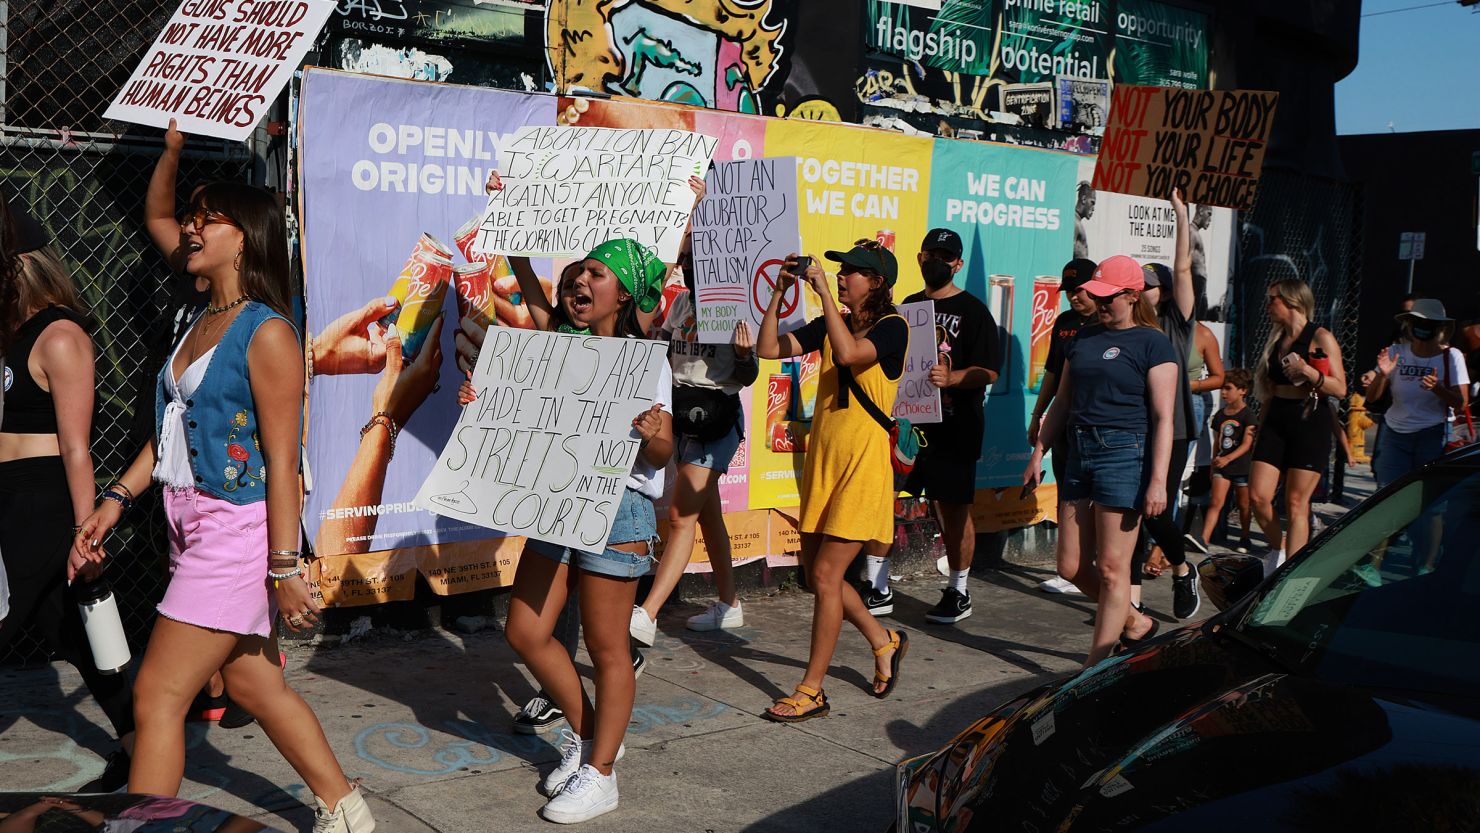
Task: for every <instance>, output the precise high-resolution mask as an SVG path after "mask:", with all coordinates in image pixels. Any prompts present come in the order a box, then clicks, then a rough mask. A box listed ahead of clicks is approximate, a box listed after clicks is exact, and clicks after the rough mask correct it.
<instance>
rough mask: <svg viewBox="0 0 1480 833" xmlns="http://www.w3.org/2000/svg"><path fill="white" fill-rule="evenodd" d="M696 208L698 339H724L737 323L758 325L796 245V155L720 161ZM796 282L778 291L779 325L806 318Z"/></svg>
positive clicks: (787, 329) (720, 341)
mask: <svg viewBox="0 0 1480 833" xmlns="http://www.w3.org/2000/svg"><path fill="white" fill-rule="evenodd" d="M705 181H706V183H707V185H708V187H707V189H706V191H705V194H704V199H703V200H700V201H699V204H698V205H697V206H695V208H694V222H693V247H694V293H695V296H696V298H697V299H698V302H699V303H698V305H697V306H698V311H697V312H698V315H697V323H698V329H699V341H700V343H703V344H728V343H729V342H730V338H731V336H732V334H733V333H734V331H735V324H736V323H737V322H740V321H746V322H748V323H749V324H750V326H751V327H752V329H753V328H755V327H759V326H760V323H761V316H762V315H764V314H765V311H766V306H767V305H768V304H769V303H770V302H771V294H772V292H773V290H774V288H775V286H776V281H777V277H778V274H779V273H780V271H781V265H782V263H783V262H785V260H786V256H787V255H788V254H791V253H793V252H801V251H802V235H801V231H800V229H799V225H798V212H797V164H796V159H795V158H794V157H790V156H788V157H782V158H779V159H743V160H737V161H734V162H718V163H716V164H715V166H714V167H713V168H712V169H710V171H709V175H708V176H707V177H705ZM801 297H802V290H801V286H800V285H793V286H792V288H791V291H790V292H789V293H788V294H787V295H786V296H785V297H783V298H782V301H781V307H780V310H779V312H780V316H779V317H780V325H781V329H780V331H781V332H783V333H785V332H790V331H791V330H795V329H796V328H798V327H800V326H802V325H803V324H805V323H807V317H806V309H805V304H804V303H802V300H801Z"/></svg>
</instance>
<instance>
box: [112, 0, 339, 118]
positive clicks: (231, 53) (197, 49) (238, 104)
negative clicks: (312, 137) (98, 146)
mask: <svg viewBox="0 0 1480 833" xmlns="http://www.w3.org/2000/svg"><path fill="white" fill-rule="evenodd" d="M333 11H334V3H332V2H329V0H283V2H269V3H264V2H254V0H183V2H182V3H181V4H180V7H179V8H178V9H176V10H175V14H174V16H173V17H171V18H170V20H169V22H168V23H166V24H165V27H164V31H162V32H160V35H159V37H158V38H157V39H156V40H155V41H154V45H153V46H151V47H150V48H149V51H147V52H145V53H144V60H142V61H140V62H139V66H138V67H137V68H136V69H135V70H134V73H133V75H131V76H129V79H128V82H127V83H126V84H124V85H123V89H122V90H120V91H119V93H118V97H117V98H115V99H114V100H113V103H112V104H110V105H109V106H108V110H107V112H105V113H104V114H103V116H104V117H105V118H110V119H119V120H121V121H130V122H134V123H135V124H145V125H150V126H152V127H167V126H168V125H169V123H170V119H175V121H176V123H177V125H178V126H179V128H180V130H181V131H183V132H185V133H194V134H197V135H201V136H216V137H219V138H222V139H235V140H237V141H241V140H243V139H245V138H247V136H248V135H250V134H251V132H252V129H253V128H255V127H256V126H257V122H258V121H259V120H260V119H261V118H262V116H263V114H265V113H266V112H267V108H268V106H269V105H271V104H272V102H273V99H275V98H277V95H278V93H279V92H280V91H282V89H283V85H284V84H287V83H288V79H289V78H291V77H292V76H293V71H294V70H295V69H296V68H297V67H298V63H299V61H301V60H303V55H304V53H305V52H307V51H308V48H309V46H311V45H312V44H313V41H314V38H316V37H317V36H318V33H319V30H320V29H321V28H323V26H324V21H326V20H328V19H329V15H330V13H332V12H333Z"/></svg>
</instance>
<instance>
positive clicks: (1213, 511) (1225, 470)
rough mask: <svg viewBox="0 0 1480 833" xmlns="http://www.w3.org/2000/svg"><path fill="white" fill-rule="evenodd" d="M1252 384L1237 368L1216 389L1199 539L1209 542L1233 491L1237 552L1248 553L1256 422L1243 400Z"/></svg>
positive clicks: (1244, 371)
mask: <svg viewBox="0 0 1480 833" xmlns="http://www.w3.org/2000/svg"><path fill="white" fill-rule="evenodd" d="M1253 385H1254V377H1253V375H1252V374H1250V373H1249V371H1247V370H1245V369H1243V368H1241V367H1239V368H1234V369H1233V370H1230V371H1228V375H1227V376H1226V377H1225V378H1224V380H1223V387H1222V388H1220V389H1219V390H1220V391H1221V392H1222V394H1223V407H1222V408H1221V409H1219V410H1218V413H1216V414H1214V415H1213V495H1212V503H1211V504H1210V505H1209V506H1208V513H1207V516H1206V517H1205V518H1204V520H1203V531H1202V540H1203V541H1210V540H1212V537H1213V530H1214V529H1215V528H1216V527H1217V526H1218V521H1219V520H1220V519H1221V518H1222V517H1223V504H1224V501H1226V500H1227V499H1228V491H1229V489H1233V490H1234V494H1235V499H1236V500H1237V502H1238V503H1237V505H1238V518H1239V529H1240V534H1239V540H1238V546H1236V547H1234V550H1235V551H1237V552H1245V553H1246V552H1248V551H1249V549H1250V542H1249V459H1250V454H1249V450H1250V449H1252V448H1253V447H1254V432H1255V431H1256V430H1257V427H1258V426H1257V421H1256V417H1255V416H1254V410H1253V409H1252V408H1250V407H1249V403H1248V402H1247V401H1246V400H1245V397H1247V396H1248V395H1249V390H1250V389H1251V388H1252V387H1253Z"/></svg>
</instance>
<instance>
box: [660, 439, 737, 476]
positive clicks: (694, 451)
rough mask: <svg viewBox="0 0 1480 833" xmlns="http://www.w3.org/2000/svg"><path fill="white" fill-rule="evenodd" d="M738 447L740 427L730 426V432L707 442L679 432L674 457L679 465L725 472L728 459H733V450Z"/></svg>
mask: <svg viewBox="0 0 1480 833" xmlns="http://www.w3.org/2000/svg"><path fill="white" fill-rule="evenodd" d="M739 449H740V429H738V428H731V429H730V433H728V434H726V435H724V436H723V437H720V438H719V439H717V440H709V441H707V442H706V441H704V440H700V439H696V438H694V437H690V436H689V435H688V434H679V435H678V448H676V449H675V450H674V452H675V453H674V457H675V459H676V461H677V462H678V463H679V464H680V465H688V466H698V467H699V468H701V469H710V470H712V471H717V472H719V473H720V474H727V473H728V472H729V471H730V461H731V460H733V459H735V452H736V451H738V450H739Z"/></svg>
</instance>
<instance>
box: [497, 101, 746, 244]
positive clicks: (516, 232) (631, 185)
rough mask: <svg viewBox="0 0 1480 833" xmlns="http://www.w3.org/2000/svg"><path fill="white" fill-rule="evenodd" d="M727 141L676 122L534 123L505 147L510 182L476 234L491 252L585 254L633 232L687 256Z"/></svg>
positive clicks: (503, 171) (502, 168)
mask: <svg viewBox="0 0 1480 833" xmlns="http://www.w3.org/2000/svg"><path fill="white" fill-rule="evenodd" d="M718 144H719V140H718V139H716V138H714V137H713V136H706V135H704V134H702V133H694V132H692V131H688V130H671V129H667V128H633V129H621V128H610V127H539V126H527V127H522V128H520V129H519V130H518V131H516V132H515V133H514V134H513V135H512V136H508V137H505V139H504V140H503V142H502V143H501V144H500V146H499V173H500V175H501V176H502V177H503V181H504V187H503V188H502V189H501V190H498V191H494V192H493V193H491V194H489V195H488V206H487V210H486V211H485V212H484V214H483V221H482V223H481V224H480V225H479V228H478V236H477V238H476V239H475V240H474V242H473V248H474V249H475V250H476V251H480V252H484V253H487V254H501V255H528V256H531V257H542V256H553V257H581V256H582V255H585V254H586V253H587V252H589V251H591V250H592V249H594V248H596V247H597V246H599V245H601V244H602V243H605V242H606V241H608V240H613V239H616V238H629V239H632V240H636V241H637V242H639V243H641V244H643V245H644V246H647V247H649V248H651V249H653V250H654V251H656V252H657V253H658V257H659V258H660V259H662V261H663V262H664V263H673V262H674V261H675V260H677V259H678V247H679V243H680V242H682V237H683V230H684V227H685V226H687V225H688V222H689V213H690V212H691V211H693V208H694V192H693V190H692V189H691V188H690V187H689V184H688V180H689V177H691V176H703V175H704V170H705V169H706V168H708V167H709V161H710V159H711V158H712V157H713V156H714V150H715V147H716V146H717V145H718Z"/></svg>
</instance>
